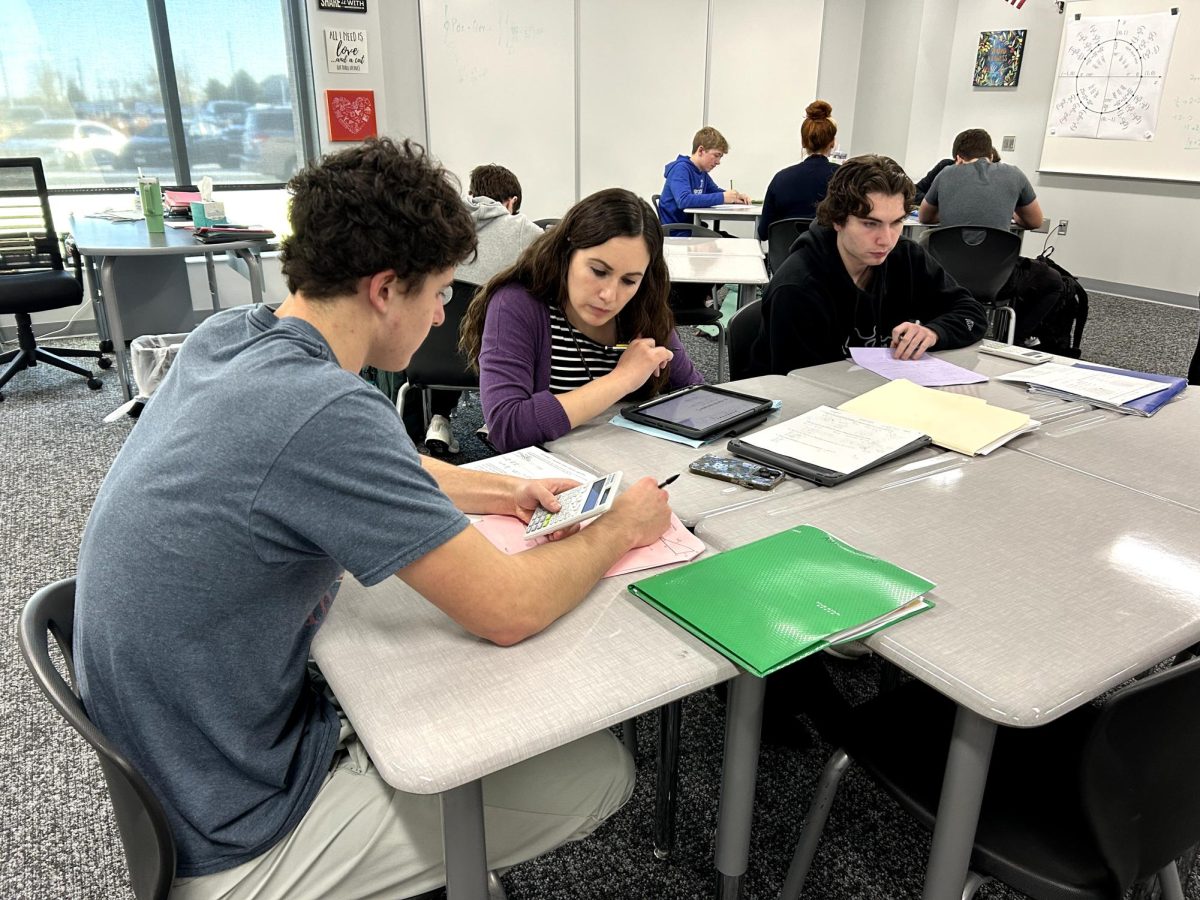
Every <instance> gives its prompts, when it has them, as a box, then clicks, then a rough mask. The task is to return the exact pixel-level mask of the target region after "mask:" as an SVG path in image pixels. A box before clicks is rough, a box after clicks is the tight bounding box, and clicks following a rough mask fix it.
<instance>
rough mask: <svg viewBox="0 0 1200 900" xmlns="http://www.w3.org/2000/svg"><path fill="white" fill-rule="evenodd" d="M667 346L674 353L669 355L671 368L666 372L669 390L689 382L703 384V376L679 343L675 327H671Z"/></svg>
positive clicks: (686, 384)
mask: <svg viewBox="0 0 1200 900" xmlns="http://www.w3.org/2000/svg"><path fill="white" fill-rule="evenodd" d="M667 346H668V347H669V348H670V350H671V352H672V353H674V354H675V355H674V356H673V357H671V368H670V371H669V373H668V379H667V385H668V387H669V388H670V390H675V389H676V388H681V387H687V386H688V385H689V384H704V376H703V375H701V374H700V372H699V370H697V368H696V364H695V363H693V362H692V359H691V357H690V356H688V355H687V351H686V350H684V349H683V344H682V343H680V340H679V335H678V334H677V333H676V332H675V329H671V336H670V337H669V338H668V339H667Z"/></svg>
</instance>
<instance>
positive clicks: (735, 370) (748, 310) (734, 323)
mask: <svg viewBox="0 0 1200 900" xmlns="http://www.w3.org/2000/svg"><path fill="white" fill-rule="evenodd" d="M761 331H762V300H761V299H759V300H754V301H752V302H750V303H747V304H746V305H745V306H743V307H742V308H741V309H739V310H738V311H737V312H735V313H734V314H733V315H732V316H731V317H730V319H729V325H728V326H727V327H726V329H725V339H726V341H727V342H728V344H729V377H730V378H731V379H735V380H736V379H738V378H745V377H746V374H747V373H748V372H749V371H750V370H751V369H752V366H751V353H750V350H751V348H752V347H753V345H754V342H755V341H756V340H757V339H758V335H759V333H760V332H761Z"/></svg>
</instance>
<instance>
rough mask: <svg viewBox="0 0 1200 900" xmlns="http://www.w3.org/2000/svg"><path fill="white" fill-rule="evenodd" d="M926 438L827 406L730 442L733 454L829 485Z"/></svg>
mask: <svg viewBox="0 0 1200 900" xmlns="http://www.w3.org/2000/svg"><path fill="white" fill-rule="evenodd" d="M929 442H930V437H929V435H927V434H924V433H922V432H920V431H917V430H915V429H912V428H904V427H902V426H898V425H892V424H889V423H887V422H880V421H877V420H874V419H870V418H867V417H865V416H859V415H855V414H854V413H850V412H846V411H844V410H840V409H832V408H830V407H828V406H818V407H816V408H815V409H810V410H809V411H808V412H806V413H804V414H803V415H799V416H796V417H795V418H792V419H788V420H787V421H785V422H780V423H778V424H776V425H772V426H771V427H770V428H764V429H763V430H762V431H756V432H754V433H753V434H751V435H747V436H746V437H744V438H735V439H734V440H732V441H730V442H729V444H728V447H727V449H728V450H729V452H730V453H732V454H734V455H735V456H740V457H742V458H743V459H749V460H753V461H754V462H758V463H762V464H763V465H767V466H774V467H775V468H777V469H782V470H783V471H785V472H787V473H788V474H790V475H795V476H797V477H799V478H805V479H807V480H808V481H815V482H816V483H817V484H823V485H826V486H832V485H835V484H841V483H842V482H843V481H845V480H846V479H848V478H853V477H854V476H855V475H860V474H862V473H863V472H866V471H867V470H869V469H873V468H875V467H876V466H879V465H883V464H884V463H885V462H888V461H889V460H893V459H896V458H897V457H900V456H904V455H905V454H908V453H912V452H913V451H914V450H917V449H919V448H921V447H924V446H925V445H927V444H928V443H929Z"/></svg>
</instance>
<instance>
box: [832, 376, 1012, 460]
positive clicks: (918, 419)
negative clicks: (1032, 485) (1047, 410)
mask: <svg viewBox="0 0 1200 900" xmlns="http://www.w3.org/2000/svg"><path fill="white" fill-rule="evenodd" d="M838 408H839V409H844V410H846V412H852V413H855V414H857V415H860V416H866V417H867V418H868V419H875V420H876V421H879V422H888V423H889V424H892V425H900V426H902V427H904V428H915V429H916V430H918V431H923V432H925V433H926V434H927V435H929V436H930V437H931V438H933V442H934V443H935V444H937V445H938V446H939V447H945V448H946V449H947V450H954V451H957V452H958V453H965V454H967V455H968V456H976V455H978V454H980V453H987V452H990V451H991V450H993V449H995V448H996V447H998V446H999V445H1000V444H1003V443H1004V442H1005V441H1006V440H1008V439H1009V438H1011V437H1015V436H1016V435H1018V434H1021V433H1022V432H1024V431H1028V430H1030V428H1031V427H1035V426H1034V423H1033V421H1032V420H1031V419H1030V418H1029V416H1027V415H1025V414H1024V413H1019V412H1013V411H1012V410H1011V409H1004V408H1002V407H999V406H992V405H991V404H990V403H988V402H987V401H986V400H983V399H981V398H979V397H969V396H967V395H965V394H951V393H949V392H947V391H939V390H935V389H934V388H927V387H922V386H921V385H918V384H913V383H912V382H911V381H908V380H906V379H903V378H898V379H896V380H895V381H889V382H888V383H887V384H884V385H880V386H879V387H877V388H875V389H874V390H872V391H867V392H866V393H865V394H860V395H859V396H857V397H855V398H854V399H853V400H847V401H846V402H845V403H843V404H842V405H841V406H840V407H838Z"/></svg>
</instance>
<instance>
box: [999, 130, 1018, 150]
mask: <svg viewBox="0 0 1200 900" xmlns="http://www.w3.org/2000/svg"><path fill="white" fill-rule="evenodd" d="M1000 149H1001V150H1003V151H1004V152H1005V153H1012V152H1013V151H1014V150H1016V149H1017V136H1016V135H1015V134H1006V135H1005V136H1004V137H1003V138H1002V139H1001V141H1000Z"/></svg>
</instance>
